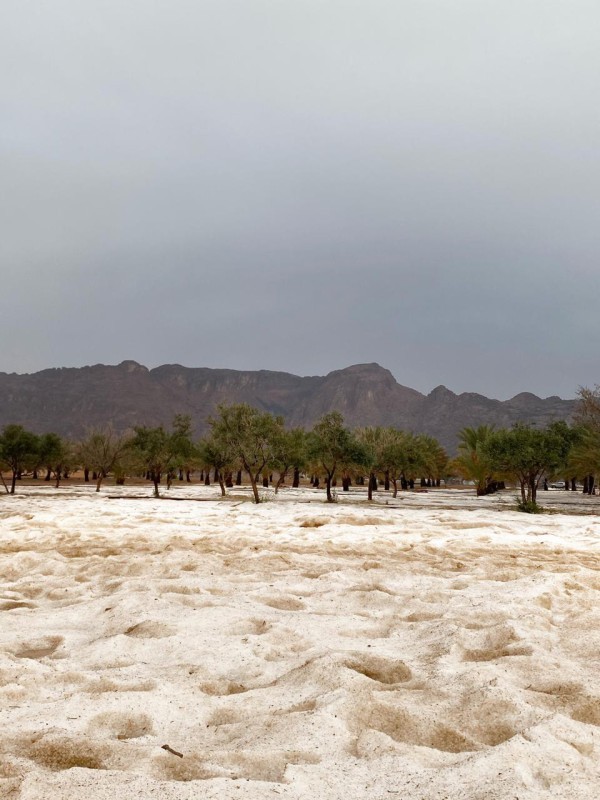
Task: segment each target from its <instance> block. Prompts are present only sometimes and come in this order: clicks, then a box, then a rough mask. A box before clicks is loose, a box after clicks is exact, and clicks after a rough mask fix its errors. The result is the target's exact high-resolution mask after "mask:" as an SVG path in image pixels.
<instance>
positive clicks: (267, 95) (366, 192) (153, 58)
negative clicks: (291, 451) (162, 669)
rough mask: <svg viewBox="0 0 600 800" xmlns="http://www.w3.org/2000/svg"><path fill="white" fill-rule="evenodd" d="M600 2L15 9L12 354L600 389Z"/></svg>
mask: <svg viewBox="0 0 600 800" xmlns="http://www.w3.org/2000/svg"><path fill="white" fill-rule="evenodd" d="M599 41H600V5H599V4H598V0H560V2H559V1H557V0H502V2H499V1H498V0H368V1H367V0H362V1H361V2H356V1H355V0H236V1H232V0H212V2H208V1H207V0H125V1H124V0H118V1H117V0H52V2H46V1H44V0H3V2H2V4H1V9H0V114H1V120H2V123H1V125H0V190H1V191H0V226H1V230H0V259H1V260H0V272H1V275H0V277H1V282H0V342H1V347H0V371H5V372H12V371H15V372H32V371H36V370H39V369H44V368H46V367H54V366H82V365H85V364H93V363H98V362H102V363H108V364H110V363H113V364H114V363H118V362H120V361H122V360H124V359H135V360H136V361H139V362H141V363H143V364H146V365H147V366H150V367H152V366H157V365H159V364H163V363H180V364H185V365H187V366H208V367H230V368H235V369H275V370H285V371H289V372H294V373H297V374H303V375H314V374H325V373H326V372H328V371H330V370H333V369H339V368H341V367H344V366H348V365H350V364H355V363H360V362H367V361H377V362H379V363H380V364H382V365H383V366H386V367H387V368H389V369H390V370H391V371H392V372H393V374H394V375H395V377H396V378H397V380H398V381H399V382H400V383H403V384H405V385H408V386H412V387H414V388H416V389H419V390H420V391H424V392H429V391H431V389H433V388H434V387H435V386H436V385H438V384H440V383H443V384H445V385H446V386H448V387H449V388H450V389H452V390H454V391H478V392H482V393H484V394H487V395H490V396H494V397H499V398H501V399H504V398H507V397H510V396H512V395H514V394H516V393H517V392H519V391H522V390H529V391H533V392H535V393H537V394H541V395H542V396H546V395H551V394H559V395H561V396H563V397H572V396H574V394H575V392H576V390H577V387H578V386H579V385H581V384H583V385H593V384H594V383H596V382H600V370H599V369H598V366H599V364H600V313H599V303H600V292H599V289H600V258H599V255H600V247H599V244H600V241H599V240H600V103H599V101H598V98H599V96H600V47H599V46H598V43H599Z"/></svg>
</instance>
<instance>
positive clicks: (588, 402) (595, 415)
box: [572, 385, 600, 494]
mask: <svg viewBox="0 0 600 800" xmlns="http://www.w3.org/2000/svg"><path fill="white" fill-rule="evenodd" d="M577 394H578V396H579V402H578V404H577V408H576V411H575V422H576V424H577V427H578V430H579V431H580V434H579V440H578V441H577V442H575V443H574V448H573V455H572V466H573V467H574V468H575V471H576V474H577V476H578V477H580V478H582V480H583V491H584V494H585V493H587V494H592V493H593V491H594V485H595V484H596V483H597V476H598V473H599V472H600V469H599V467H600V386H598V385H597V386H596V387H595V388H594V389H588V388H586V387H585V386H581V387H580V389H579V391H578V393H577Z"/></svg>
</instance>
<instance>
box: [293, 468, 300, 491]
mask: <svg viewBox="0 0 600 800" xmlns="http://www.w3.org/2000/svg"><path fill="white" fill-rule="evenodd" d="M299 486H300V470H299V469H298V467H294V479H293V481H292V489H297V488H298V487H299Z"/></svg>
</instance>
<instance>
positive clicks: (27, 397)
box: [0, 361, 575, 452]
mask: <svg viewBox="0 0 600 800" xmlns="http://www.w3.org/2000/svg"><path fill="white" fill-rule="evenodd" d="M232 402H246V403H250V404H251V405H253V406H256V407H257V408H261V409H263V410H266V411H271V412H273V413H276V414H282V415H283V416H284V417H285V418H286V421H287V422H288V424H290V425H298V426H302V427H305V428H309V427H310V426H312V425H313V424H314V423H315V422H316V421H317V419H319V417H320V416H322V414H324V413H326V412H327V411H332V410H338V411H340V412H341V413H342V414H343V415H344V419H345V421H346V423H347V424H348V425H349V426H351V427H354V426H357V425H395V426H396V427H399V428H403V429H406V430H410V431H414V432H422V433H429V434H431V435H432V436H435V437H436V438H437V439H439V440H440V442H441V443H442V444H443V445H444V446H445V447H446V448H447V449H448V451H449V452H454V451H455V449H456V437H457V433H458V431H459V430H460V429H461V428H463V427H465V426H467V425H469V426H477V425H480V424H483V423H488V424H495V425H496V426H497V427H504V426H510V425H512V424H513V423H514V422H517V421H524V422H530V423H532V424H546V423H547V422H550V421H552V420H555V419H569V418H570V417H571V416H572V414H573V411H574V407H575V400H562V399H561V398H559V397H556V396H553V397H547V398H545V399H542V398H540V397H537V396H536V395H534V394H530V393H528V392H523V393H521V394H518V395H516V396H515V397H513V398H511V399H510V400H505V401H500V400H493V399H490V398H488V397H485V396H484V395H480V394H474V393H470V392H467V393H463V394H455V393H454V392H452V391H450V390H449V389H447V388H446V387H445V386H438V387H437V388H435V389H434V390H433V391H432V392H430V393H429V394H428V395H424V394H421V393H420V392H417V391H416V390H415V389H410V388H409V387H407V386H402V385H401V384H399V383H398V382H397V381H396V379H395V378H394V376H393V375H392V373H391V372H390V371H389V370H387V369H385V368H384V367H381V366H379V364H375V363H373V364H355V365H354V366H351V367H346V368H345V369H340V370H335V371H334V372H330V373H329V374H328V375H325V376H310V377H300V376H298V375H292V374H290V373H287V372H274V371H270V370H258V371H250V370H248V371H246V370H232V369H209V368H207V367H183V366H180V365H179V364H165V365H163V366H160V367H156V368H155V369H148V368H147V367H144V366H142V365H141V364H138V363H137V362H135V361H123V362H122V363H121V364H118V365H116V366H106V365H104V364H96V365H94V366H90V367H79V368H75V367H74V368H67V367H63V368H58V369H46V370H43V371H41V372H35V373H32V374H25V375H19V374H16V373H10V374H7V373H0V427H1V426H2V425H6V424H7V423H12V422H15V423H19V424H22V425H24V426H25V427H27V428H29V429H30V430H33V431H36V432H38V433H41V432H44V431H51V430H52V431H56V432H57V433H59V434H61V435H63V436H68V437H73V438H77V437H80V436H82V435H84V434H85V432H86V430H89V429H90V428H94V427H100V426H103V425H106V424H107V423H109V422H110V423H111V424H112V425H113V427H114V428H115V429H116V430H119V431H124V430H127V429H130V428H132V427H133V426H135V425H158V424H160V423H164V424H168V423H170V421H171V420H172V418H173V415H174V414H176V413H182V414H189V415H190V416H191V417H192V420H193V422H194V425H195V429H196V432H197V434H201V433H202V432H203V431H204V430H206V420H207V418H208V417H209V416H210V415H211V414H213V413H214V412H215V409H216V407H217V405H218V404H219V403H232Z"/></svg>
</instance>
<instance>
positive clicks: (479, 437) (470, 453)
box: [453, 425, 496, 496]
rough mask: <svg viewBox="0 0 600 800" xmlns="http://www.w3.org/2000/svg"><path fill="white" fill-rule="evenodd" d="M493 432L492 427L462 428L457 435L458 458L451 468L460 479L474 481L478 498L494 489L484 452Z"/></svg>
mask: <svg viewBox="0 0 600 800" xmlns="http://www.w3.org/2000/svg"><path fill="white" fill-rule="evenodd" d="M493 430H494V428H493V426H492V425H480V426H479V427H478V428H463V429H462V430H461V431H460V433H459V434H458V439H459V443H458V456H457V457H456V458H455V459H454V461H453V467H454V468H455V469H456V470H457V472H458V473H459V475H460V476H461V477H463V478H467V479H468V480H471V481H475V489H476V492H477V495H478V496H481V495H485V494H491V493H492V492H493V491H495V487H496V480H495V476H494V470H493V469H492V463H491V461H490V459H489V458H488V457H487V455H486V453H485V450H484V445H485V442H486V440H487V438H488V437H489V436H490V434H492V433H493Z"/></svg>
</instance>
